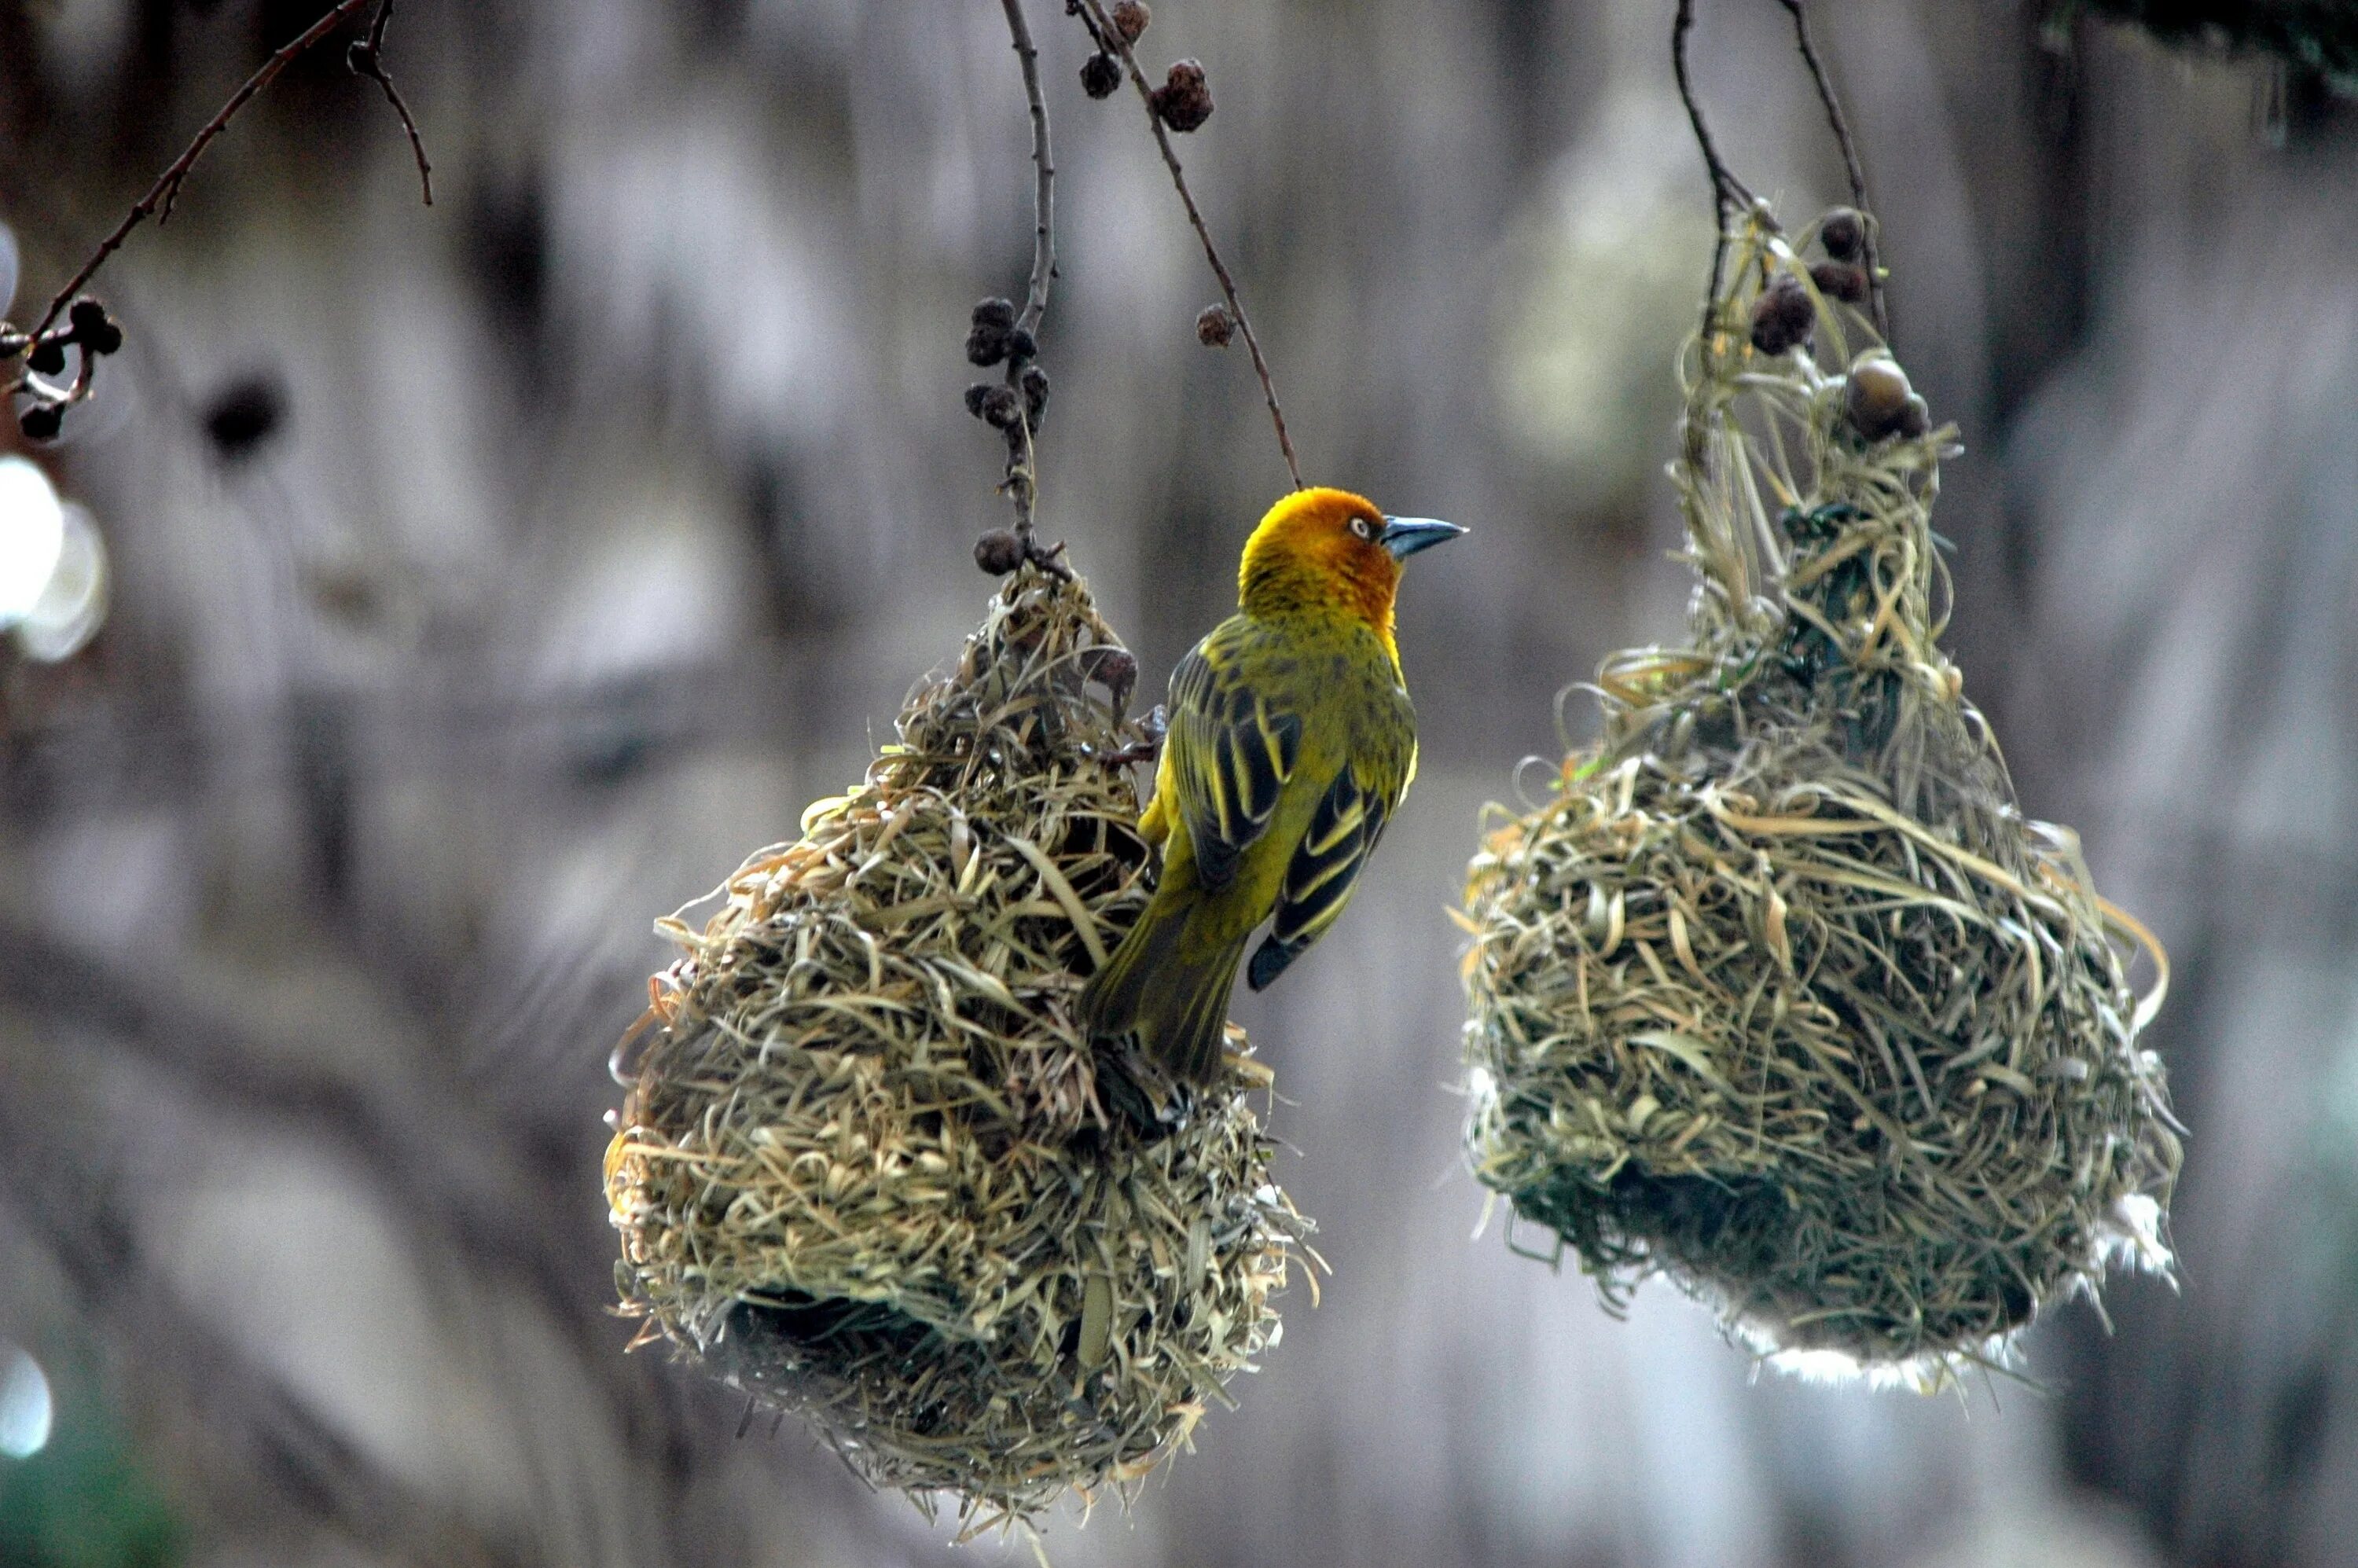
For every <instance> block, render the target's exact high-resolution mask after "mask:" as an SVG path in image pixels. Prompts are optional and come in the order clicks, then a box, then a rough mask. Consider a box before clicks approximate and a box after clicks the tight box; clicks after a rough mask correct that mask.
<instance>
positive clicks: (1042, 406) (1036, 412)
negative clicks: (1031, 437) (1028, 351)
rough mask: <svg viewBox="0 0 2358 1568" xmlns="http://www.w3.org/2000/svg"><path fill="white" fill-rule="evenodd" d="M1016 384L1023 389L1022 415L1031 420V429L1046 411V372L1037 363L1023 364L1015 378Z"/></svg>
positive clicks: (1037, 426) (1038, 423) (1036, 425)
mask: <svg viewBox="0 0 2358 1568" xmlns="http://www.w3.org/2000/svg"><path fill="white" fill-rule="evenodd" d="M1016 384H1017V385H1018V386H1021V387H1022V389H1023V415H1024V417H1025V418H1027V419H1029V420H1031V421H1032V427H1033V429H1037V428H1039V426H1040V416H1041V415H1043V414H1045V413H1046V412H1048V373H1047V372H1046V371H1044V370H1042V369H1041V368H1040V367H1039V366H1038V365H1025V366H1024V367H1023V373H1022V375H1021V376H1019V377H1017V378H1016Z"/></svg>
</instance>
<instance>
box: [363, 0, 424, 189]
mask: <svg viewBox="0 0 2358 1568" xmlns="http://www.w3.org/2000/svg"><path fill="white" fill-rule="evenodd" d="M392 20H393V0H384V4H382V5H379V6H378V7H377V8H376V19H375V20H374V21H373V22H371V23H370V24H369V30H368V36H367V37H366V38H359V39H355V40H354V41H353V44H352V48H350V49H346V50H345V51H344V64H345V66H346V67H347V68H348V69H349V70H351V71H352V74H353V75H354V76H365V77H367V78H368V79H369V80H370V81H373V82H375V83H376V84H377V85H378V86H379V87H382V88H384V101H385V102H386V103H390V104H392V105H393V112H394V113H395V114H398V115H400V116H401V128H402V129H403V130H404V131H406V132H407V133H408V134H409V150H410V153H411V155H412V156H414V157H416V159H417V183H418V185H419V187H420V188H421V189H422V191H423V193H424V195H425V198H426V205H427V206H428V207H431V206H433V205H434V166H433V165H432V164H430V163H428V162H427V160H426V138H425V137H423V136H421V135H418V134H417V122H416V120H415V119H413V118H411V117H410V113H409V105H408V104H407V103H403V102H402V98H401V89H399V88H398V87H395V85H394V84H393V77H392V75H391V74H390V73H389V72H388V71H386V70H385V69H384V28H385V24H386V23H388V22H390V21H392Z"/></svg>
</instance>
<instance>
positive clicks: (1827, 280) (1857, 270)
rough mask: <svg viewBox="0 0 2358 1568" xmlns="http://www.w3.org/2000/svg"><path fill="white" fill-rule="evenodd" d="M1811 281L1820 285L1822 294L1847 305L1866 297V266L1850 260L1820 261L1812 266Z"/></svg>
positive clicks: (1819, 288) (1819, 289)
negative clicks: (1856, 264)
mask: <svg viewBox="0 0 2358 1568" xmlns="http://www.w3.org/2000/svg"><path fill="white" fill-rule="evenodd" d="M1810 281H1811V282H1812V283H1814V284H1816V285H1817V286H1818V292H1819V293H1820V294H1823V295H1824V296H1825V297H1827V298H1829V299H1839V300H1841V301H1842V302H1843V303H1844V304H1845V305H1856V304H1858V303H1859V302H1861V301H1862V300H1864V299H1865V298H1866V268H1865V267H1863V266H1855V265H1852V264H1851V263H1849V262H1830V261H1824V262H1820V263H1818V264H1817V265H1815V266H1813V267H1812V268H1810Z"/></svg>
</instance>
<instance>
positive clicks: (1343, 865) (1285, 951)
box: [1081, 490, 1466, 1086]
mask: <svg viewBox="0 0 2358 1568" xmlns="http://www.w3.org/2000/svg"><path fill="white" fill-rule="evenodd" d="M1465 531H1466V530H1464V529H1463V528H1460V527H1458V526H1457V525H1456V524H1454V523H1437V522H1434V521H1433V520H1431V519H1430V518H1422V517H1387V516H1385V515H1384V514H1382V513H1381V512H1379V511H1378V510H1377V509H1376V508H1375V506H1374V505H1373V504H1372V503H1369V502H1368V501H1366V500H1364V499H1362V498H1361V497H1359V496H1357V495H1353V494H1350V493H1349V492H1346V491H1340V490H1302V491H1296V492H1293V494H1291V495H1289V496H1287V497H1286V498H1285V499H1284V500H1282V501H1281V502H1279V503H1277V504H1276V505H1275V506H1272V507H1271V508H1270V510H1269V514H1268V515H1267V516H1265V517H1263V518H1262V519H1261V521H1260V527H1258V528H1256V529H1254V530H1253V535H1252V537H1251V538H1250V539H1249V540H1247V541H1246V542H1245V554H1244V563H1243V565H1242V567H1241V568H1239V569H1238V574H1237V600H1238V612H1237V613H1236V614H1234V615H1232V616H1230V617H1229V618H1228V620H1226V621H1224V622H1220V624H1219V625H1218V626H1217V628H1215V629H1214V630H1213V632H1212V633H1211V634H1210V635H1209V636H1207V637H1206V638H1205V639H1204V640H1203V641H1202V642H1200V643H1196V644H1195V649H1194V651H1193V652H1191V653H1189V654H1188V655H1187V656H1186V657H1185V658H1184V659H1182V660H1180V661H1179V667H1178V668H1177V669H1176V670H1174V671H1173V672H1172V675H1171V697H1170V703H1169V709H1170V730H1169V732H1168V733H1167V735H1166V736H1165V737H1164V740H1163V761H1162V763H1161V766H1160V768H1159V769H1158V770H1157V772H1156V774H1155V781H1154V801H1153V804H1152V806H1148V807H1147V811H1146V815H1145V817H1144V818H1143V820H1142V824H1141V825H1142V827H1144V830H1145V832H1146V835H1147V837H1148V838H1152V839H1153V840H1155V841H1156V842H1158V843H1161V844H1163V846H1164V848H1163V880H1162V881H1161V882H1160V883H1159V884H1158V885H1157V886H1156V888H1155V890H1154V897H1153V899H1152V902H1150V903H1148V905H1147V907H1146V911H1145V913H1144V914H1141V915H1140V916H1139V920H1138V924H1137V925H1134V926H1132V927H1131V928H1130V934H1129V935H1128V936H1127V937H1125V938H1124V939H1123V941H1122V944H1121V946H1120V947H1119V948H1118V949H1116V950H1115V952H1114V954H1113V956H1112V957H1110V958H1109V959H1108V960H1107V961H1106V967H1105V968H1103V969H1101V970H1099V971H1098V974H1097V975H1095V976H1094V977H1092V978H1091V979H1090V980H1089V983H1088V986H1087V989H1085V990H1084V991H1083V992H1082V993H1081V1019H1082V1022H1083V1024H1084V1026H1085V1027H1086V1028H1087V1030H1088V1031H1089V1033H1090V1034H1091V1036H1092V1037H1094V1038H1096V1039H1098V1040H1104V1041H1120V1040H1124V1039H1128V1040H1130V1041H1133V1042H1135V1044H1137V1046H1138V1048H1139V1050H1140V1051H1141V1053H1142V1054H1144V1055H1145V1056H1146V1057H1147V1058H1149V1059H1150V1060H1152V1061H1154V1062H1156V1063H1158V1064H1160V1065H1162V1066H1163V1069H1164V1070H1165V1071H1167V1072H1169V1073H1170V1074H1171V1075H1172V1076H1174V1078H1176V1079H1178V1080H1179V1081H1181V1082H1182V1083H1185V1084H1192V1085H1199V1086H1200V1085H1207V1084H1209V1083H1210V1082H1211V1081H1212V1080H1213V1079H1214V1078H1215V1077H1216V1076H1217V1074H1218V1071H1219V1065H1220V1060H1221V1044H1222V1038H1223V1034H1224V1033H1225V1030H1226V1027H1227V1024H1228V992H1229V989H1231V987H1232V986H1233V985H1234V984H1235V981H1236V971H1237V964H1238V960H1239V959H1241V958H1242V957H1244V951H1245V944H1246V942H1247V941H1248V940H1249V938H1250V937H1251V935H1252V934H1253V931H1254V930H1255V928H1257V927H1258V926H1259V925H1260V924H1261V922H1263V921H1264V920H1271V918H1272V917H1274V919H1273V922H1272V924H1271V927H1270V933H1269V935H1268V936H1267V937H1266V938H1264V939H1263V940H1262V942H1261V945H1260V949H1259V950H1258V951H1257V952H1255V953H1254V954H1253V959H1252V966H1251V968H1249V970H1248V971H1247V973H1246V977H1245V979H1246V982H1247V983H1248V984H1249V985H1250V986H1251V987H1252V989H1255V990H1260V989H1261V988H1263V987H1264V986H1266V985H1268V984H1269V983H1270V982H1271V980H1274V979H1277V977H1278V976H1279V975H1281V974H1282V973H1283V972H1284V970H1285V967H1286V966H1287V965H1288V964H1290V963H1292V962H1293V960H1294V959H1295V958H1297V957H1300V956H1301V955H1302V953H1303V950H1304V949H1305V948H1307V947H1308V946H1310V945H1311V944H1312V943H1313V942H1315V941H1317V940H1318V938H1319V937H1320V936H1321V935H1324V934H1325V931H1326V928H1327V927H1328V926H1330V925H1333V924H1334V923H1335V917H1336V915H1338V914H1341V913H1342V912H1343V904H1344V902H1345V901H1346V900H1347V899H1348V898H1349V897H1350V894H1351V886H1352V883H1353V882H1354V881H1357V878H1358V875H1359V871H1360V868H1362V867H1363V866H1365V865H1366V864H1367V861H1368V855H1369V854H1370V853H1371V852H1373V850H1374V849H1375V847H1376V841H1377V840H1378V839H1379V838H1382V837H1383V831H1384V824H1385V823H1386V822H1388V821H1389V820H1390V817H1391V815H1392V813H1393V811H1394V810H1396V809H1397V808H1398V807H1399V806H1400V803H1401V798H1402V797H1403V796H1405V795H1407V794H1408V786H1409V782H1410V781H1411V780H1412V779H1413V778H1414V777H1415V776H1416V710H1415V709H1414V708H1412V706H1411V705H1410V703H1409V699H1408V687H1407V686H1406V685H1405V684H1404V683H1403V682H1402V680H1401V665H1400V649H1399V647H1398V645H1397V644H1396V643H1394V642H1393V640H1392V597H1393V594H1394V592H1395V591H1396V590H1397V589H1398V588H1399V587H1400V577H1401V562H1402V561H1403V560H1405V559H1407V558H1408V557H1410V556H1412V555H1414V554H1415V553H1416V552H1417V551H1419V550H1422V549H1425V548H1427V547H1429V546H1433V545H1438V544H1440V543H1441V542H1442V541H1443V540H1444V539H1453V538H1455V537H1456V536H1457V535H1460V534H1463V533H1464V532H1465Z"/></svg>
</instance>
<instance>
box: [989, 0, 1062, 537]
mask: <svg viewBox="0 0 2358 1568" xmlns="http://www.w3.org/2000/svg"><path fill="white" fill-rule="evenodd" d="M1000 5H1001V9H1002V10H1004V11H1005V12H1006V13H1007V37H1008V42H1009V43H1010V44H1011V46H1012V47H1013V48H1014V50H1015V59H1016V61H1017V63H1018V64H1020V65H1021V66H1022V70H1023V99H1024V102H1025V103H1027V104H1028V105H1029V106H1030V108H1031V112H1032V167H1033V170H1034V172H1035V174H1036V177H1037V178H1036V179H1035V182H1034V183H1033V187H1032V277H1031V281H1030V282H1029V283H1028V284H1027V285H1026V286H1025V287H1024V292H1023V309H1022V313H1021V314H1019V315H1018V316H1017V317H1016V319H1015V326H1016V330H1019V331H1022V332H1025V333H1029V334H1031V335H1032V337H1033V340H1034V341H1035V342H1036V341H1037V340H1038V336H1039V331H1040V323H1041V322H1042V320H1044V319H1045V318H1046V316H1047V314H1048V286H1049V284H1050V282H1051V281H1052V280H1053V279H1054V278H1055V276H1056V160H1055V155H1054V153H1053V152H1052V150H1051V148H1050V145H1049V140H1048V100H1047V97H1046V95H1045V94H1044V93H1043V92H1041V90H1040V51H1039V49H1038V48H1037V47H1036V46H1034V45H1033V42H1032V27H1031V24H1029V23H1028V22H1026V21H1025V20H1024V19H1023V5H1022V0H1000ZM1030 362H1031V361H1029V360H1028V359H1025V358H1022V357H1019V356H1017V355H1015V354H1009V355H1008V356H1007V384H1008V385H1009V386H1010V387H1011V388H1013V389H1014V392H1015V416H1016V418H1017V419H1018V420H1019V421H1021V423H1020V424H1019V425H1018V427H1017V429H1016V432H1015V433H1016V434H1018V435H1020V436H1021V438H1022V439H1021V440H1020V441H1014V440H1011V441H1010V442H1009V443H1008V452H1007V477H1006V479H1005V480H1003V481H1001V484H1000V488H1001V490H1003V491H1005V492H1007V497H1008V499H1009V500H1010V501H1011V502H1013V503H1014V505H1015V537H1016V539H1017V540H1018V541H1019V542H1020V543H1021V544H1022V548H1023V558H1024V559H1025V560H1027V561H1029V562H1030V563H1031V564H1032V565H1033V566H1035V567H1037V568H1040V569H1041V570H1043V571H1045V572H1048V573H1050V574H1052V575H1054V576H1056V577H1069V576H1071V575H1072V574H1071V568H1068V567H1066V566H1065V564H1064V562H1062V561H1061V560H1059V559H1057V558H1056V557H1058V556H1059V555H1061V554H1062V553H1063V551H1064V548H1065V546H1063V545H1061V544H1059V545H1056V546H1053V547H1051V548H1046V549H1043V548H1042V547H1041V546H1040V543H1039V541H1038V539H1037V538H1036V537H1035V536H1034V535H1033V531H1032V515H1033V510H1034V508H1035V507H1037V505H1038V504H1039V500H1040V480H1039V472H1040V469H1039V453H1038V449H1037V447H1036V446H1035V445H1034V443H1033V429H1032V405H1031V399H1030V398H1028V397H1027V396H1026V395H1024V392H1023V369H1024V366H1025V365H1026V364H1028V363H1030Z"/></svg>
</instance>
